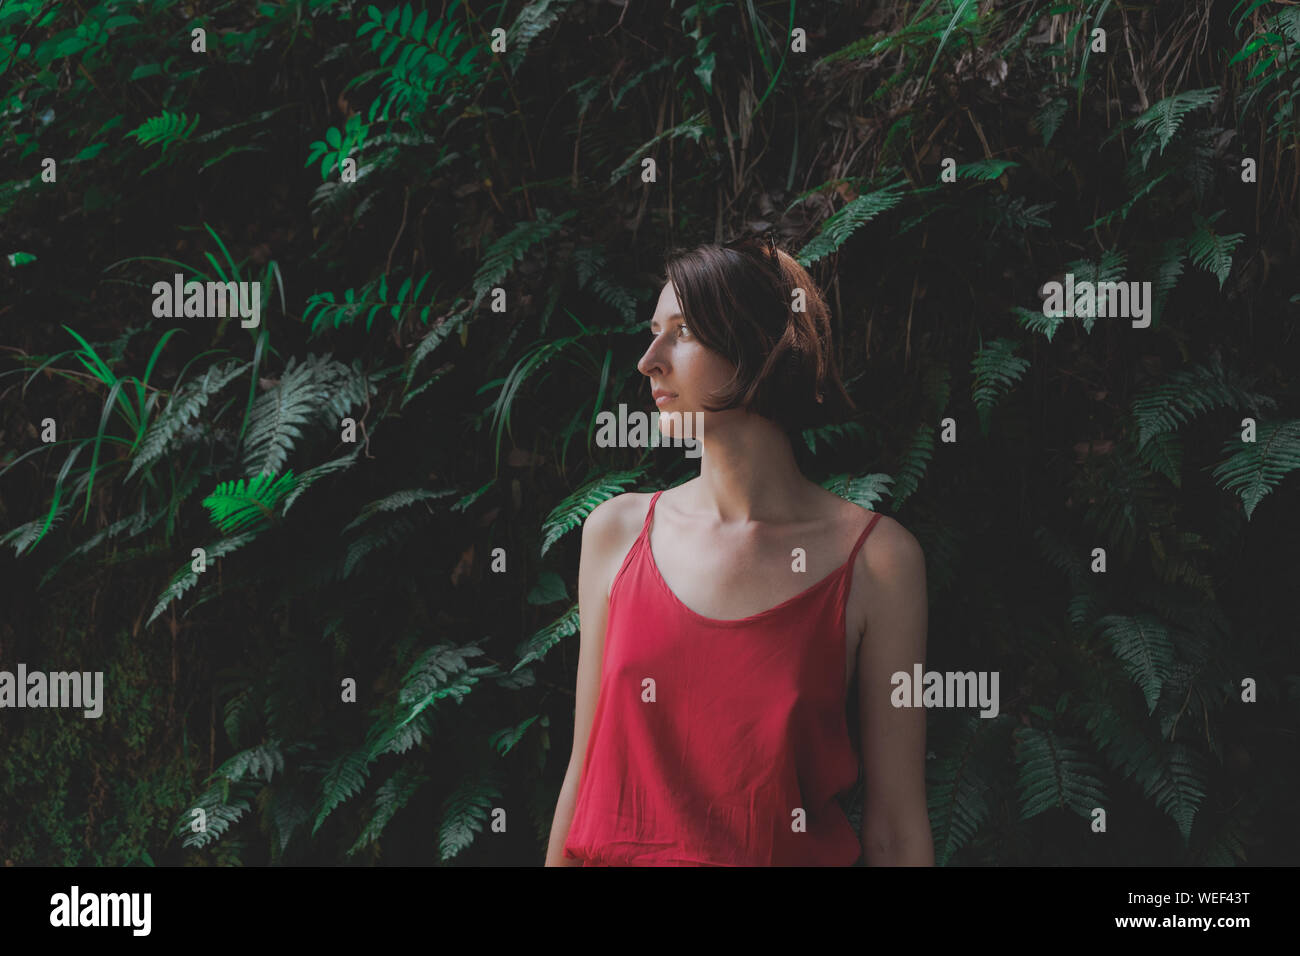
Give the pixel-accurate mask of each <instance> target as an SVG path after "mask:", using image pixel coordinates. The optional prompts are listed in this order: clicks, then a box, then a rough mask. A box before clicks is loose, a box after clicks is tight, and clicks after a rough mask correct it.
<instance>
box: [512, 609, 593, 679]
mask: <svg viewBox="0 0 1300 956" xmlns="http://www.w3.org/2000/svg"><path fill="white" fill-rule="evenodd" d="M578 624H579V621H578V605H577V603H576V602H575V603H574V604H573V606H572V607H570V608H569V609H568V610H567V611H565V612H564V613H563V614H562V615H560V617H559V618H558V619H556V620H555V621H552V622H551V623H550V624H548V625H546V627H544V628H542V629H541V630H540V631H538V632H537V633H536V634H534V635H533V636H532V637H530V638H528V640H526V641H524V642H523V643H522V644H520V645H519V647H518V648H517V649H516V651H515V653H516V654H518V655H519V660H518V661H517V662H516V663H515V666H514V667H513V668H511V673H514V672H515V671H518V670H519V668H521V667H523V666H524V665H525V664H528V663H530V662H532V661H540V660H541V659H542V658H543V657H545V656H546V653H547V651H549V650H550V649H551V648H552V647H554V646H555V645H556V644H558V643H560V641H562V640H563V639H564V638H566V637H570V636H572V635H574V634H577V633H578Z"/></svg>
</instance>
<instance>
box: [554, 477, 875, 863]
mask: <svg viewBox="0 0 1300 956" xmlns="http://www.w3.org/2000/svg"><path fill="white" fill-rule="evenodd" d="M661 494H663V492H662V491H658V492H656V493H655V494H654V496H653V497H652V498H651V499H650V507H649V509H648V510H647V511H646V517H645V522H644V524H643V525H642V527H641V534H640V535H639V536H638V537H637V540H636V542H635V543H634V544H633V545H632V548H631V549H630V550H629V551H628V553H627V556H626V557H625V558H624V559H623V565H622V567H620V568H619V571H618V574H617V575H616V576H615V578H614V581H613V584H612V586H611V589H610V597H609V616H608V623H607V626H606V632H605V650H604V658H603V660H602V663H601V686H600V694H599V696H598V699H597V701H596V711H595V715H594V717H593V720H592V727H591V736H590V738H589V740H588V742H587V752H586V755H585V757H584V758H583V764H582V776H581V779H580V782H579V785H578V796H577V800H576V803H575V806H574V811H573V819H572V821H571V823H570V825H569V833H568V836H567V838H566V840H565V843H564V855H565V857H566V858H568V859H574V860H582V861H583V865H584V866H599V865H607V866H620V865H637V866H692V865H695V866H849V865H852V864H854V863H856V862H857V860H858V858H859V857H860V855H861V844H860V843H859V841H858V837H857V835H856V834H855V833H854V832H853V827H852V826H851V825H850V824H849V821H848V818H847V817H846V816H845V814H844V811H843V810H842V809H841V808H840V806H839V804H838V802H837V800H836V797H837V795H839V794H840V793H842V792H843V791H845V790H848V789H849V788H851V787H853V785H854V784H856V783H857V780H858V755H857V753H856V752H855V750H854V748H853V745H852V743H851V742H850V740H849V730H848V725H847V720H846V714H845V704H846V701H845V692H844V687H845V679H846V674H845V656H846V648H845V645H844V640H845V605H846V603H847V601H848V594H849V587H850V585H851V583H852V579H853V563H854V559H855V558H856V557H857V555H858V550H859V549H860V548H861V547H862V544H863V542H864V541H866V539H867V535H868V534H870V533H871V529H872V528H874V527H875V525H876V523H877V521H878V520H879V518H880V515H879V514H875V515H873V516H872V518H871V520H870V521H869V522H868V524H867V526H866V528H864V529H863V531H862V534H861V535H860V536H859V537H858V540H857V543H856V544H855V545H854V546H853V552H852V553H851V554H850V555H849V559H848V561H846V562H845V563H844V564H843V565H842V566H841V567H840V568H839V569H838V570H837V571H834V572H832V573H831V574H830V575H828V576H827V577H825V578H823V579H822V580H820V581H818V582H817V583H816V584H814V585H812V586H811V587H809V588H807V589H805V590H804V591H802V592H801V593H799V594H797V595H795V596H794V597H792V598H790V599H789V600H787V601H783V602H782V603H780V604H778V605H777V606H776V607H773V608H769V609H768V610H766V611H760V612H759V613H758V614H752V615H750V616H749V617H746V618H740V619H736V620H718V619H715V618H709V617H704V616H703V615H700V614H697V613H695V612H694V611H692V610H691V609H690V608H688V607H687V606H686V605H685V604H683V603H682V602H681V601H680V600H678V599H677V596H676V595H675V594H673V592H672V591H671V590H670V589H669V587H668V583H667V582H666V581H665V580H664V579H663V575H662V574H660V572H659V569H658V567H657V566H656V564H655V561H654V555H653V553H652V552H651V550H650V527H651V522H652V521H653V519H654V510H655V502H657V501H658V500H659V496H660V495H661ZM647 678H651V679H653V681H654V683H653V685H650V684H649V683H648V682H647ZM643 682H646V683H644V684H643ZM651 691H653V696H654V700H650V699H649V698H650V696H651ZM800 810H802V813H799V812H798V811H800Z"/></svg>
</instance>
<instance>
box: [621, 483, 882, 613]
mask: <svg viewBox="0 0 1300 956" xmlns="http://www.w3.org/2000/svg"><path fill="white" fill-rule="evenodd" d="M665 490H666V489H662V488H661V489H660V490H659V491H656V492H655V493H654V495H653V497H651V499H650V507H649V508H648V509H647V510H646V516H645V522H644V523H643V524H642V526H641V535H640V538H639V539H638V541H639V543H641V544H643V546H644V548H645V553H646V557H647V559H648V560H649V562H650V567H651V568H653V569H654V577H655V580H656V581H658V582H659V586H660V587H661V588H662V589H663V590H664V593H665V594H667V595H668V598H669V600H671V601H672V603H673V604H674V605H675V606H676V607H679V608H681V609H682V610H683V611H684V612H685V613H686V614H688V615H690V617H691V618H693V619H694V620H697V621H700V622H702V623H704V624H709V625H713V626H714V627H737V626H740V625H744V624H750V623H752V622H754V621H757V620H760V619H762V618H765V617H769V616H771V615H773V614H776V613H779V612H780V611H783V610H785V609H786V608H787V607H789V606H790V605H792V604H794V603H795V602H797V601H801V600H803V599H805V598H807V597H808V596H809V595H811V594H815V593H816V592H817V591H819V590H820V589H821V588H823V587H824V586H826V585H827V584H829V583H831V582H836V581H839V580H841V579H843V577H844V575H845V574H846V573H847V572H850V571H852V569H853V562H854V560H855V559H856V558H857V556H858V551H859V549H861V547H862V543H863V542H864V541H866V539H867V535H868V534H870V533H871V529H872V528H873V527H875V525H876V522H877V521H878V520H879V519H880V512H873V513H872V516H871V520H870V521H868V522H867V526H866V527H865V528H863V529H862V533H861V534H860V535H858V540H857V542H856V543H855V544H854V545H853V550H852V551H851V552H850V553H849V557H848V560H847V561H845V562H844V563H843V564H841V565H840V566H839V567H838V568H836V569H835V570H834V571H832V572H830V573H829V574H828V575H826V576H825V577H824V578H822V579H821V580H820V581H817V582H816V583H814V584H810V585H809V586H808V587H806V588H804V589H803V590H802V591H800V592H799V593H798V594H796V595H794V597H790V598H786V599H785V600H784V601H782V602H781V603H780V604H777V605H775V606H774V607H769V608H767V609H766V610H763V611H758V612H756V613H754V614H750V615H748V616H747V617H736V618H720V617H707V616H705V615H703V614H700V613H699V612H698V611H694V610H692V609H691V608H689V607H687V606H686V604H685V603H684V602H683V601H682V599H681V598H679V597H678V596H677V595H676V593H674V591H673V589H672V588H670V587H669V586H668V582H667V581H666V580H665V579H664V576H663V572H662V571H660V570H659V562H658V561H656V560H655V555H654V549H653V548H651V547H650V528H651V525H652V524H653V523H654V513H655V505H656V504H657V503H658V501H659V496H660V495H662V494H663V493H664V491H665Z"/></svg>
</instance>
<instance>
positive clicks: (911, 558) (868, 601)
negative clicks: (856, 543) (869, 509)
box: [853, 514, 926, 633]
mask: <svg viewBox="0 0 1300 956" xmlns="http://www.w3.org/2000/svg"><path fill="white" fill-rule="evenodd" d="M853 576H854V590H855V592H857V593H859V594H861V595H862V599H861V602H860V603H857V608H858V615H859V616H858V617H857V618H855V620H857V621H859V622H860V623H861V631H860V633H865V632H867V631H871V630H874V629H877V627H879V628H881V629H883V632H901V631H902V630H903V629H905V628H904V627H903V625H905V623H906V622H908V621H912V620H915V619H917V618H919V617H924V615H925V604H926V580H925V552H924V551H923V550H922V548H921V543H920V542H919V541H917V540H916V536H915V535H913V534H912V533H911V532H910V531H908V530H907V529H906V528H905V527H903V525H902V524H901V523H899V522H898V521H897V520H895V519H894V518H891V517H890V516H889V515H885V514H882V515H880V517H879V518H878V519H876V524H875V526H874V527H873V528H872V529H871V534H869V535H867V540H866V542H864V543H863V545H862V550H860V551H859V552H858V557H857V561H856V562H854V567H853ZM855 603H856V602H855Z"/></svg>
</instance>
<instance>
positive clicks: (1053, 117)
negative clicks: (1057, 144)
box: [1033, 96, 1070, 146]
mask: <svg viewBox="0 0 1300 956" xmlns="http://www.w3.org/2000/svg"><path fill="white" fill-rule="evenodd" d="M1069 109H1070V101H1069V100H1068V99H1067V98H1066V97H1064V96H1058V97H1056V98H1055V99H1051V100H1048V101H1047V102H1046V103H1044V104H1043V106H1042V108H1041V109H1039V111H1038V112H1037V113H1035V114H1034V118H1033V126H1034V129H1036V130H1038V131H1039V132H1040V133H1042V134H1043V145H1044V146H1050V145H1051V143H1052V137H1053V136H1055V135H1056V131H1057V130H1058V129H1060V128H1061V121H1062V120H1063V119H1065V114H1066V112H1067V111H1068V110H1069Z"/></svg>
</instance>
